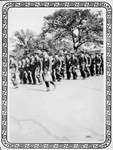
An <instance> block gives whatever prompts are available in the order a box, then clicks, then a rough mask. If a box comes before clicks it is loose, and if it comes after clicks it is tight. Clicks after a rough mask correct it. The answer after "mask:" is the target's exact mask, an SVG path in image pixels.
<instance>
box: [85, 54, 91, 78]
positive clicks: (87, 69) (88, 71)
mask: <svg viewBox="0 0 113 150" xmlns="http://www.w3.org/2000/svg"><path fill="white" fill-rule="evenodd" d="M86 59H87V62H86V72H87V77H89V76H90V75H91V73H90V66H91V57H90V55H89V54H88V53H86Z"/></svg>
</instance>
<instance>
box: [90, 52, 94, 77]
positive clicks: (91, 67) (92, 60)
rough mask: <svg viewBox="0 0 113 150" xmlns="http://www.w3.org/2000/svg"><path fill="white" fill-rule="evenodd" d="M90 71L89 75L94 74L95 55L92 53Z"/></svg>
mask: <svg viewBox="0 0 113 150" xmlns="http://www.w3.org/2000/svg"><path fill="white" fill-rule="evenodd" d="M90 73H91V76H94V75H95V56H94V54H91V65H90Z"/></svg>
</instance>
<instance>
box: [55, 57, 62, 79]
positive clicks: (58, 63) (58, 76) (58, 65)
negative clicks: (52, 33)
mask: <svg viewBox="0 0 113 150" xmlns="http://www.w3.org/2000/svg"><path fill="white" fill-rule="evenodd" d="M60 71H61V61H60V59H59V58H55V74H56V80H57V81H61V79H62V77H61V74H60Z"/></svg>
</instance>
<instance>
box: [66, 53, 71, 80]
mask: <svg viewBox="0 0 113 150" xmlns="http://www.w3.org/2000/svg"><path fill="white" fill-rule="evenodd" d="M65 64H66V74H67V79H70V77H71V73H70V67H71V59H70V57H69V56H68V55H66V57H65Z"/></svg>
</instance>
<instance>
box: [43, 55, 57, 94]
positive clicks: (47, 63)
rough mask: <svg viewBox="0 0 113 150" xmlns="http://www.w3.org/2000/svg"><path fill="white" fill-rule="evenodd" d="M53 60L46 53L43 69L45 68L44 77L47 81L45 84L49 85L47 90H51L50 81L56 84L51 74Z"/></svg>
mask: <svg viewBox="0 0 113 150" xmlns="http://www.w3.org/2000/svg"><path fill="white" fill-rule="evenodd" d="M51 66H52V63H51V60H50V58H49V56H48V55H47V54H46V53H44V57H43V61H42V69H43V79H44V81H45V85H46V87H47V91H50V86H49V82H50V83H51V84H52V85H53V86H54V87H56V86H55V84H54V82H53V81H52V76H51V71H52V70H51Z"/></svg>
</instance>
